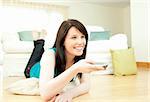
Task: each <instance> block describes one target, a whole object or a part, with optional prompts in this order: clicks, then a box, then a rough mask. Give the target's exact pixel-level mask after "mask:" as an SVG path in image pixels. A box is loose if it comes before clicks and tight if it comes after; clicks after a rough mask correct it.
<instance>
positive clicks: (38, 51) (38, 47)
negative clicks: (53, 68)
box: [24, 39, 45, 78]
mask: <svg viewBox="0 0 150 102" xmlns="http://www.w3.org/2000/svg"><path fill="white" fill-rule="evenodd" d="M44 42H45V41H44V40H43V39H39V40H37V41H34V49H33V52H32V54H31V57H30V59H29V61H28V63H27V66H26V68H25V71H24V74H25V76H26V78H29V77H30V70H31V67H32V66H33V65H34V64H36V63H37V62H39V61H40V60H41V57H42V54H43V52H44Z"/></svg>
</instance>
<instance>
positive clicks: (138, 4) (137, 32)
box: [131, 0, 150, 62]
mask: <svg viewBox="0 0 150 102" xmlns="http://www.w3.org/2000/svg"><path fill="white" fill-rule="evenodd" d="M148 9H149V10H150V8H148V0H131V32H132V46H133V47H134V48H135V54H136V60H137V61H139V62H148V61H150V60H149V58H148V56H149V52H150V49H149V47H148V43H149V40H148V39H149V35H148V33H149V32H148V25H149V24H150V23H149V24H148V21H149V20H150V18H148Z"/></svg>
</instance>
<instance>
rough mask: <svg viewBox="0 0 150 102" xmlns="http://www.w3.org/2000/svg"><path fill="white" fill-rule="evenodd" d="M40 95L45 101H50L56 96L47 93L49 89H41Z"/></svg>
mask: <svg viewBox="0 0 150 102" xmlns="http://www.w3.org/2000/svg"><path fill="white" fill-rule="evenodd" d="M40 95H41V97H42V99H43V100H44V102H48V101H49V100H51V99H53V97H55V96H54V95H51V93H47V90H43V89H42V90H40Z"/></svg>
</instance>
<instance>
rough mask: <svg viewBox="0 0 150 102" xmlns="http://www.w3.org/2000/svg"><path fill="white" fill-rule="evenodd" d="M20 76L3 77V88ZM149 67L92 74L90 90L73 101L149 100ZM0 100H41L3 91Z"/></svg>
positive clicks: (14, 101)
mask: <svg viewBox="0 0 150 102" xmlns="http://www.w3.org/2000/svg"><path fill="white" fill-rule="evenodd" d="M19 79H22V78H21V77H9V78H8V77H5V78H4V80H3V89H5V88H6V87H7V86H8V85H9V84H11V83H13V82H15V81H16V80H19ZM148 85H150V69H149V68H138V74H137V75H131V76H122V77H115V76H114V75H92V76H91V90H90V92H89V93H88V94H85V95H82V96H80V97H77V98H75V99H74V100H73V102H150V87H149V86H148ZM2 98H3V101H1V102H43V101H42V99H41V97H40V96H24V95H13V94H11V93H9V92H7V91H5V90H4V91H3V96H2Z"/></svg>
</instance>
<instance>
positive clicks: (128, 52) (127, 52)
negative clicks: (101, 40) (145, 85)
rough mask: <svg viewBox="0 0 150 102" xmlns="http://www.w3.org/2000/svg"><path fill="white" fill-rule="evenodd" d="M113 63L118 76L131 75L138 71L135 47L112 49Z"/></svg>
mask: <svg viewBox="0 0 150 102" xmlns="http://www.w3.org/2000/svg"><path fill="white" fill-rule="evenodd" d="M111 55H112V64H113V68H114V74H115V75H116V76H121V75H131V74H136V73H137V67H136V61H135V57H134V50H133V48H129V49H121V50H111Z"/></svg>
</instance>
